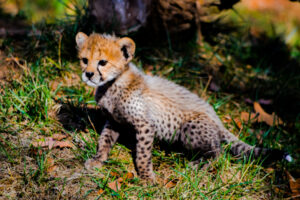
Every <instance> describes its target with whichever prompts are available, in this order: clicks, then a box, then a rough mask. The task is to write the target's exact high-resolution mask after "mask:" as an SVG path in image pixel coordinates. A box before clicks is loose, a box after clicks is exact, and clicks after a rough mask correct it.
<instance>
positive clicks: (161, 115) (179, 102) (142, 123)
mask: <svg viewBox="0 0 300 200" xmlns="http://www.w3.org/2000/svg"><path fill="white" fill-rule="evenodd" d="M76 42H77V45H78V50H79V58H80V59H81V62H80V63H81V66H82V69H83V74H82V77H83V80H84V81H85V82H86V83H87V84H89V85H91V86H94V87H97V92H96V100H97V103H98V104H99V105H100V107H102V108H103V109H105V110H106V111H107V113H108V115H109V116H110V118H109V119H110V120H109V121H107V123H106V126H105V128H104V130H103V132H102V134H101V136H100V139H99V146H98V153H97V155H96V156H95V158H93V159H89V160H88V161H87V162H86V164H85V166H86V168H88V169H91V168H93V167H101V166H102V163H103V161H105V160H106V159H107V157H108V154H109V151H110V149H111V147H112V146H113V145H114V143H115V142H116V140H117V138H118V136H119V134H122V133H121V132H119V131H116V129H115V128H114V127H113V125H114V126H115V125H116V124H120V125H121V124H130V125H131V126H133V127H134V129H135V130H136V133H135V134H136V138H137V147H136V154H137V155H136V160H135V162H136V167H137V170H138V173H139V175H140V176H141V178H145V179H152V180H153V179H154V174H153V169H152V162H151V150H152V143H153V139H154V137H157V138H158V139H160V140H165V141H168V142H177V141H179V142H181V143H182V144H183V146H184V147H185V148H187V149H193V150H197V151H199V152H201V153H202V154H203V155H205V156H217V155H218V154H219V152H220V143H221V142H223V141H225V142H229V143H232V144H231V150H232V152H233V154H235V155H239V154H241V153H245V154H249V153H250V151H251V150H252V149H254V154H256V155H258V154H260V153H261V152H263V151H266V150H265V149H260V148H254V147H252V146H250V145H248V144H245V143H244V142H242V141H240V140H239V139H238V138H236V137H235V136H234V135H233V134H232V133H230V132H229V131H228V130H226V129H225V128H224V126H223V124H222V122H221V121H220V119H219V118H218V116H217V114H216V113H215V111H214V109H213V108H212V107H211V106H210V105H209V104H208V103H206V102H205V101H204V100H203V99H201V98H199V97H198V96H197V95H195V94H193V93H191V92H190V91H188V90H187V89H185V88H184V87H181V86H179V85H177V84H175V83H172V82H170V81H168V80H166V79H162V78H160V77H152V76H148V75H145V74H144V73H143V72H141V71H140V70H138V69H137V67H136V66H135V65H134V64H132V63H130V61H131V59H132V58H133V54H134V51H135V44H134V42H133V41H132V40H131V39H129V38H121V39H120V38H117V37H114V36H107V35H99V34H92V35H90V36H89V37H88V36H87V35H85V34H84V33H78V34H77V36H76ZM83 58H86V59H88V63H87V64H84V63H83V61H82V59H83ZM101 60H105V61H107V64H106V65H105V66H101V65H100V64H99V63H100V61H101ZM87 72H93V73H94V75H93V76H92V77H90V79H89V78H87V77H86V73H87Z"/></svg>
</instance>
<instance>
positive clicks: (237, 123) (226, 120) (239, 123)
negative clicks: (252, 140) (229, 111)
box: [223, 115, 242, 129]
mask: <svg viewBox="0 0 300 200" xmlns="http://www.w3.org/2000/svg"><path fill="white" fill-rule="evenodd" d="M223 121H224V122H226V123H231V122H232V118H231V116H230V115H225V116H224V118H223ZM234 122H235V124H236V125H237V126H238V127H239V129H241V128H242V122H241V120H240V119H239V118H235V119H234Z"/></svg>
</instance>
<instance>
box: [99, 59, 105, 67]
mask: <svg viewBox="0 0 300 200" xmlns="http://www.w3.org/2000/svg"><path fill="white" fill-rule="evenodd" d="M106 64H107V60H100V61H99V62H98V65H101V66H105V65H106Z"/></svg>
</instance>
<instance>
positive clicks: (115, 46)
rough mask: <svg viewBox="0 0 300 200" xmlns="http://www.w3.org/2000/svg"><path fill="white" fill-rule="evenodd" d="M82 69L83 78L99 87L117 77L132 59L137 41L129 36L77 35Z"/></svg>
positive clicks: (91, 84) (93, 85)
mask: <svg viewBox="0 0 300 200" xmlns="http://www.w3.org/2000/svg"><path fill="white" fill-rule="evenodd" d="M76 43H77V48H78V50H79V55H78V56H79V59H80V65H81V69H82V80H83V81H84V82H85V83H86V84H87V85H89V86H92V87H98V86H102V85H104V84H105V83H107V82H109V81H112V80H114V79H116V78H117V77H118V76H119V75H120V74H122V73H123V72H124V70H126V66H127V64H128V63H129V62H130V61H131V60H132V58H133V54H134V51H135V43H134V42H133V41H132V40H131V39H130V38H127V37H124V38H117V37H114V36H111V35H105V34H103V35H99V34H92V35H90V37H89V36H87V35H86V34H85V33H82V32H80V33H78V34H77V35H76Z"/></svg>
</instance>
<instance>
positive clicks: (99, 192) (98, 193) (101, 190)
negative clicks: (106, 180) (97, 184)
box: [97, 189, 105, 196]
mask: <svg viewBox="0 0 300 200" xmlns="http://www.w3.org/2000/svg"><path fill="white" fill-rule="evenodd" d="M104 192H105V191H104V190H103V189H99V190H98V191H97V195H98V196H99V195H101V194H103V193H104Z"/></svg>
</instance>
